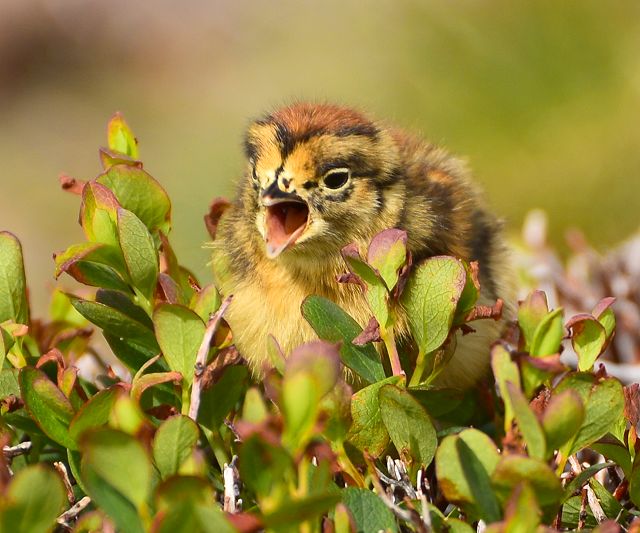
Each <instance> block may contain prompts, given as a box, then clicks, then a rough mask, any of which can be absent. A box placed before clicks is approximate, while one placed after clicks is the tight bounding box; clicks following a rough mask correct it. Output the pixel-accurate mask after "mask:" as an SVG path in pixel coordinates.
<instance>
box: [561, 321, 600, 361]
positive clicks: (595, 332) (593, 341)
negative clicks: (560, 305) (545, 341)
mask: <svg viewBox="0 0 640 533" xmlns="http://www.w3.org/2000/svg"><path fill="white" fill-rule="evenodd" d="M567 329H571V333H572V335H571V345H572V346H573V350H574V351H575V352H576V354H577V356H578V370H580V371H583V372H585V371H588V370H591V369H593V364H594V363H595V362H596V359H597V358H598V356H599V355H600V354H601V353H602V352H603V351H604V349H605V347H606V342H607V334H606V331H605V329H604V327H603V326H602V324H600V322H598V321H597V320H596V319H595V318H593V317H592V316H591V315H586V314H581V315H577V316H574V317H573V318H572V319H571V320H569V322H567Z"/></svg>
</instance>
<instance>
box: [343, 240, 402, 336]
mask: <svg viewBox="0 0 640 533" xmlns="http://www.w3.org/2000/svg"><path fill="white" fill-rule="evenodd" d="M342 257H343V258H344V260H345V262H346V263H347V266H348V267H349V270H350V271H351V272H352V273H353V274H355V275H356V276H357V277H358V278H360V280H361V281H362V282H364V284H365V286H366V291H365V297H366V299H367V303H368V304H369V308H370V309H371V312H372V313H373V316H374V317H375V318H376V320H377V321H378V324H380V327H382V328H387V327H389V325H390V324H389V320H390V315H389V308H388V297H389V294H388V290H387V286H386V285H385V282H384V280H383V279H382V278H381V277H380V276H379V275H378V273H377V272H376V271H375V269H374V268H373V267H371V265H369V264H368V263H367V262H366V261H364V260H363V259H362V257H360V254H359V253H358V249H357V246H356V245H355V244H352V245H348V246H345V247H344V248H343V249H342Z"/></svg>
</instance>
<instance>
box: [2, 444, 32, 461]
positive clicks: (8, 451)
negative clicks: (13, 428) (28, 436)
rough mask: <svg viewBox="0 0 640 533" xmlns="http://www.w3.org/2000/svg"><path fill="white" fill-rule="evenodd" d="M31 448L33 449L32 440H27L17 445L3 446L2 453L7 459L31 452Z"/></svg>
mask: <svg viewBox="0 0 640 533" xmlns="http://www.w3.org/2000/svg"><path fill="white" fill-rule="evenodd" d="M29 450H31V442H30V441H27V442H21V443H20V444H16V445H15V446H3V448H2V453H3V454H4V456H5V457H6V458H7V459H13V458H14V457H18V455H24V454H26V453H29Z"/></svg>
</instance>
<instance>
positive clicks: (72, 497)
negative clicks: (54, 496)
mask: <svg viewBox="0 0 640 533" xmlns="http://www.w3.org/2000/svg"><path fill="white" fill-rule="evenodd" d="M53 466H54V467H55V469H56V470H57V471H58V473H59V474H60V475H61V476H62V481H63V482H64V488H65V489H67V499H68V500H69V503H70V504H71V505H73V504H74V503H75V502H76V496H75V494H74V493H73V487H72V486H71V480H70V479H69V472H67V467H66V466H64V463H61V462H60V461H55V462H54V463H53Z"/></svg>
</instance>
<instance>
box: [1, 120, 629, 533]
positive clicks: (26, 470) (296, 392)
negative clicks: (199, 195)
mask: <svg viewBox="0 0 640 533" xmlns="http://www.w3.org/2000/svg"><path fill="white" fill-rule="evenodd" d="M100 159H101V162H102V166H103V171H102V173H100V174H99V175H98V177H97V178H95V179H93V180H91V181H88V182H86V183H84V182H80V181H77V180H74V179H71V178H68V177H65V178H62V185H63V188H64V189H67V190H68V191H70V192H72V193H76V194H78V195H79V198H80V224H81V225H82V228H83V230H84V234H85V236H86V241H85V242H82V243H79V244H74V245H71V246H70V247H69V248H68V249H67V250H65V251H63V252H61V253H58V254H56V255H55V275H56V277H58V276H61V275H63V274H66V275H68V276H71V277H72V278H74V279H75V280H76V281H78V282H79V283H80V284H82V285H84V286H86V287H87V288H83V287H81V288H79V289H78V290H77V294H71V293H65V292H62V291H61V290H59V289H58V290H56V291H55V292H54V293H53V296H52V300H51V307H50V312H49V316H48V318H46V319H44V320H38V319H34V318H32V317H31V316H30V312H29V306H28V299H27V287H26V281H25V275H24V269H23V262H22V252H21V246H20V243H19V241H18V239H17V238H16V237H14V236H13V235H12V234H10V233H7V232H3V233H1V234H0V333H1V335H0V364H1V366H0V368H1V372H0V398H1V404H0V407H1V414H2V418H1V425H0V441H1V442H2V445H3V452H4V453H3V454H2V456H0V457H2V459H1V462H0V493H1V494H2V500H1V503H0V524H1V525H0V530H1V531H7V532H9V531H11V532H39V531H51V530H54V529H56V528H57V529H59V530H72V531H76V532H82V531H114V530H117V531H122V532H132V533H134V532H144V531H154V532H164V531H171V532H176V531H189V532H194V531H211V532H225V531H242V532H250V531H259V530H263V529H266V530H269V531H304V532H319V531H323V532H330V531H335V532H337V533H346V532H356V531H364V532H377V531H381V530H382V531H392V532H396V531H419V532H425V531H459V532H464V531H473V530H476V529H477V530H478V531H480V530H481V529H483V528H484V529H485V530H490V531H516V530H517V531H536V530H541V529H544V528H545V526H546V527H548V528H554V529H557V530H570V529H584V528H594V527H598V528H599V529H600V530H606V531H613V530H616V529H618V528H620V527H624V528H625V529H626V528H629V527H630V528H631V529H634V530H637V529H636V528H638V527H639V526H638V525H636V524H637V523H636V522H634V519H635V517H636V516H637V515H638V510H637V505H638V504H639V503H640V475H639V471H640V469H639V468H638V465H636V463H637V462H638V461H636V456H637V455H636V451H637V449H638V438H637V432H636V426H637V423H638V418H639V413H640V405H639V403H638V387H637V385H632V386H627V387H623V385H622V384H621V383H620V381H618V379H616V378H613V377H609V376H608V375H607V373H606V371H605V370H604V368H603V367H600V368H598V369H597V370H596V369H594V365H595V364H596V363H597V361H598V358H599V357H600V356H601V355H602V354H603V353H604V352H605V351H606V350H607V347H608V346H609V345H610V344H611V343H612V339H613V337H614V334H615V327H616V326H615V316H614V313H613V311H612V307H611V305H612V303H613V298H603V299H601V300H600V302H599V303H598V304H597V305H595V307H594V308H593V309H591V310H585V309H582V311H583V312H582V313H579V314H577V315H575V316H572V317H569V318H568V319H567V317H565V315H564V312H563V309H562V308H557V309H549V308H548V303H547V299H546V297H545V294H544V293H543V292H540V291H533V292H531V293H530V294H529V296H528V297H527V298H526V299H525V300H524V301H523V302H521V303H520V305H519V309H518V313H517V323H515V322H514V323H512V324H510V327H509V328H508V330H507V332H506V334H505V337H504V338H503V339H502V340H500V341H498V342H496V343H495V344H494V345H493V347H492V348H491V354H490V357H491V369H492V374H493V376H492V378H491V380H486V382H483V383H480V384H479V385H478V386H477V387H475V388H474V389H473V390H469V391H465V392H463V391H459V390H455V389H446V388H441V387H438V386H437V379H436V378H437V376H438V375H439V373H440V372H441V371H442V370H443V369H444V368H445V367H446V365H447V361H448V358H449V357H450V356H451V354H452V353H453V350H454V348H455V339H456V338H457V337H458V336H459V335H462V334H473V333H472V331H473V326H474V321H476V320H495V319H498V318H500V315H501V302H500V301H498V302H496V304H495V305H494V306H491V307H487V306H481V305H478V303H477V300H478V296H479V291H480V289H481V288H480V286H479V284H478V281H477V265H474V264H465V263H464V262H462V261H460V260H458V259H456V258H453V257H433V258H430V259H427V260H426V261H424V262H422V263H420V264H415V265H411V264H410V263H411V261H410V257H409V256H408V253H407V249H406V235H405V234H404V233H403V232H401V231H399V230H395V229H390V230H387V231H385V232H383V233H381V234H379V235H377V236H376V237H375V238H374V239H373V240H372V242H371V244H370V246H369V249H368V251H367V253H366V254H364V257H363V256H361V255H360V254H359V253H358V251H357V250H355V249H354V248H353V247H347V248H346V249H345V250H344V259H345V276H343V279H342V281H344V282H352V283H357V284H358V285H359V286H360V290H363V291H365V292H366V297H367V302H368V304H369V306H370V311H371V317H372V320H371V322H370V323H369V325H368V326H367V328H365V330H364V331H363V330H362V328H361V327H360V326H359V325H358V324H357V323H356V322H355V321H354V320H353V319H352V318H351V317H350V316H349V315H348V314H347V313H346V312H345V311H343V310H342V309H340V308H339V307H338V306H336V305H335V304H334V303H332V302H331V301H328V300H326V299H323V298H321V297H319V296H311V297H309V298H308V299H307V300H306V301H305V302H304V304H303V306H302V313H303V315H304V317H305V318H306V320H307V321H308V322H309V323H310V324H311V326H312V327H313V329H314V330H315V331H316V333H317V334H318V337H319V339H321V340H319V341H317V342H312V343H309V344H306V345H303V346H300V347H298V348H297V349H295V350H294V351H293V353H291V354H286V355H287V356H286V357H285V356H284V354H282V353H281V351H280V348H279V347H278V344H277V342H276V341H275V339H274V340H273V342H272V345H271V349H270V354H269V355H270V359H271V362H272V366H273V370H272V371H270V372H269V373H268V374H267V375H266V376H265V377H264V379H261V380H260V381H259V382H256V381H255V380H254V379H252V376H251V375H250V373H249V372H248V370H247V368H246V367H245V366H244V365H243V362H242V359H241V357H240V355H239V354H238V353H237V351H235V350H234V348H233V344H232V343H233V336H232V332H230V330H229V328H228V326H227V324H226V323H225V322H224V311H225V308H226V306H227V305H228V301H226V300H225V301H221V298H220V296H219V294H218V292H217V291H216V288H215V287H214V286H213V285H202V284H201V283H200V282H199V281H198V280H196V278H195V276H194V275H193V274H192V273H191V272H190V271H189V270H188V269H187V268H185V267H184V266H183V265H181V264H180V262H179V259H178V258H177V257H176V255H175V253H174V251H173V248H172V246H171V243H170V240H169V231H170V228H171V203H170V200H169V197H168V196H167V194H166V192H165V191H164V190H163V188H162V187H161V186H160V185H159V184H158V182H157V181H155V180H154V179H153V178H152V177H151V176H150V175H149V174H148V173H147V172H146V171H145V170H144V168H143V165H142V163H141V162H140V160H139V155H138V147H137V142H136V140H135V138H134V136H133V134H132V133H131V131H130V129H129V127H128V126H127V124H126V123H125V122H124V120H123V119H122V117H121V116H119V115H116V116H114V117H113V118H112V120H111V121H110V122H109V126H108V148H102V149H100ZM88 288H95V293H93V291H92V290H91V289H88ZM398 302H400V303H401V304H402V305H403V306H404V308H405V309H407V310H408V312H409V326H410V330H411V334H412V347H413V348H415V351H416V352H417V356H413V355H412V354H411V353H409V350H407V347H406V346H404V345H403V343H401V342H399V339H398V338H397V335H395V329H394V328H395V316H394V309H395V308H396V305H397V304H398ZM584 311H588V312H584ZM98 333H101V336H100V337H99V336H98ZM405 344H406V343H405ZM563 344H566V345H567V347H568V345H569V344H570V349H571V350H573V352H574V353H575V354H576V361H577V368H576V369H571V368H568V367H567V366H565V364H564V363H563V362H562V361H561V359H560V353H561V351H562V349H563ZM376 346H384V350H378V349H376ZM109 352H110V353H109ZM379 353H384V354H388V356H385V357H383V358H382V359H381V357H380V356H379ZM345 368H346V369H348V370H347V371H346V372H345V371H344V369H345ZM345 376H348V380H346V378H345ZM631 529H629V530H631Z"/></svg>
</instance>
